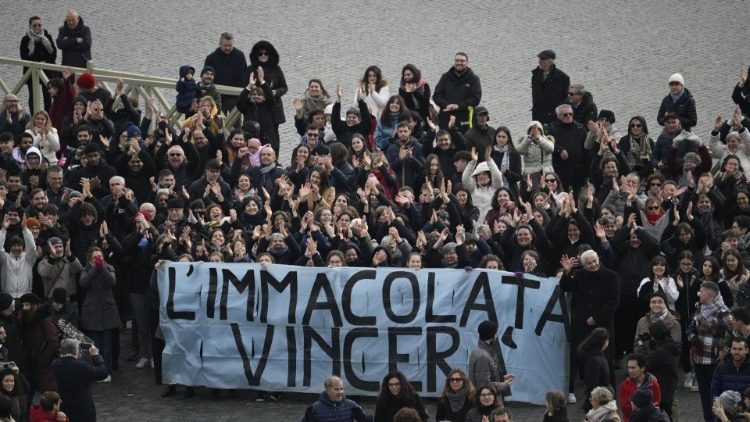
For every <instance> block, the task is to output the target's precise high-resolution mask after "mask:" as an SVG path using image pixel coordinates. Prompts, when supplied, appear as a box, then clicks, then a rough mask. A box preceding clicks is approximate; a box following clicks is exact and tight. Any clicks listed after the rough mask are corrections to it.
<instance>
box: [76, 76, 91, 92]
mask: <svg viewBox="0 0 750 422" xmlns="http://www.w3.org/2000/svg"><path fill="white" fill-rule="evenodd" d="M76 84H77V85H78V87H79V88H81V89H93V88H94V87H95V86H96V78H94V75H92V74H91V72H83V73H81V74H80V75H79V76H78V79H76Z"/></svg>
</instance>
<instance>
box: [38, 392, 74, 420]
mask: <svg viewBox="0 0 750 422" xmlns="http://www.w3.org/2000/svg"><path fill="white" fill-rule="evenodd" d="M60 403H62V400H61V399H60V395H59V394H57V392H55V391H45V392H44V393H42V396H41V398H40V399H39V404H34V405H32V406H31V414H30V416H29V422H70V418H69V417H68V415H66V414H65V413H64V412H62V411H60Z"/></svg>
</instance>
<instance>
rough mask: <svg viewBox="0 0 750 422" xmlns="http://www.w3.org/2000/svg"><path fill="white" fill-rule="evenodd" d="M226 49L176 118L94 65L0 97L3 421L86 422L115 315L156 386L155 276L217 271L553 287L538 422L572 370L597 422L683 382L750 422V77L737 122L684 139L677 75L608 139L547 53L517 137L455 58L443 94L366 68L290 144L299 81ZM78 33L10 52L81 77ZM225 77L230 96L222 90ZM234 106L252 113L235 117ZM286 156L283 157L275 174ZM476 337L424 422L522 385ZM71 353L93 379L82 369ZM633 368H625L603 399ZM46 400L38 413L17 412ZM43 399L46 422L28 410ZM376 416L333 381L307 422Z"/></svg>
mask: <svg viewBox="0 0 750 422" xmlns="http://www.w3.org/2000/svg"><path fill="white" fill-rule="evenodd" d="M234 42H235V40H234V37H233V35H232V34H230V33H222V34H221V35H220V37H219V46H218V47H217V49H216V50H215V51H213V52H211V53H210V54H208V55H207V57H206V59H205V62H204V64H203V66H202V67H200V69H201V70H200V72H199V73H198V72H196V69H198V68H197V67H194V66H192V65H189V64H188V65H183V66H181V67H180V69H179V77H178V80H177V82H176V86H175V91H176V94H175V105H176V107H177V110H178V111H179V112H180V113H183V114H184V119H182V120H181V122H180V123H179V124H178V125H173V124H172V123H171V122H170V121H169V120H168V119H167V118H166V117H165V115H164V113H162V112H161V111H160V110H158V109H157V108H156V107H155V106H154V105H153V102H152V101H151V100H150V99H148V98H145V99H141V98H139V97H138V96H135V95H131V96H129V95H126V93H125V92H126V89H125V85H124V84H123V83H118V84H117V87H116V89H115V92H114V94H112V93H110V91H108V90H107V89H104V88H102V87H99V86H98V85H97V81H96V77H95V76H94V75H93V74H92V73H90V72H84V73H81V74H78V75H74V74H73V72H71V71H65V72H62V73H61V74H56V73H55V72H50V71H47V76H48V77H49V78H50V80H49V84H48V86H47V89H46V90H42V96H41V97H42V98H43V100H44V101H43V104H37V105H33V104H30V107H31V110H37V109H38V110H39V111H35V112H33V113H30V112H29V111H27V110H29V109H27V108H25V107H23V106H22V104H21V103H20V102H19V99H18V97H17V96H16V95H13V94H8V95H5V97H4V98H3V101H2V106H1V108H0V207H2V214H3V215H2V226H1V228H0V242H2V244H3V248H2V250H0V265H1V267H0V288H1V290H2V294H0V308H2V311H1V312H0V321H1V322H2V328H0V333H1V332H3V331H4V332H5V336H4V340H2V347H1V348H0V353H5V356H2V361H4V362H9V363H12V365H9V367H8V370H9V371H10V372H9V373H12V374H13V378H14V379H15V384H14V386H13V385H12V386H11V388H10V389H7V388H6V382H5V381H4V378H3V383H2V390H3V391H2V393H3V394H0V417H3V416H4V413H3V412H5V411H4V407H5V406H6V404H8V406H7V407H8V408H9V410H8V412H5V413H12V415H13V418H15V419H16V420H26V419H27V418H29V417H30V418H31V419H30V420H40V421H41V420H64V418H65V417H66V416H65V414H64V413H68V415H71V414H78V415H80V414H83V415H84V416H79V417H80V418H81V419H77V418H75V417H72V418H71V420H73V421H74V422H75V421H78V420H94V419H91V418H92V417H93V418H95V416H94V413H93V412H94V411H93V401H91V400H90V397H91V396H90V391H89V390H88V388H89V387H88V385H89V384H90V382H92V381H96V380H102V381H104V382H111V381H112V380H113V378H112V374H113V373H114V371H117V370H118V368H119V365H120V362H121V360H122V359H121V356H120V335H119V333H120V329H121V327H124V326H125V324H126V323H127V322H128V321H132V325H133V332H134V335H133V338H132V342H133V350H135V351H136V352H137V355H135V356H134V358H135V359H137V363H136V364H135V367H136V368H141V369H143V368H151V367H153V368H154V372H155V377H156V380H155V381H156V382H157V383H159V384H161V382H162V380H161V351H162V350H163V348H164V341H163V339H162V338H161V336H160V330H159V327H158V300H157V298H158V291H157V287H156V283H155V277H156V276H155V268H158V265H160V264H161V263H163V262H165V261H180V262H193V261H209V262H240V263H252V262H256V263H261V264H287V265H300V266H306V265H307V266H328V267H341V266H358V267H374V268H378V267H408V268H413V269H420V268H458V269H463V268H482V269H487V270H507V271H511V272H514V273H517V274H521V275H522V276H524V275H532V276H557V277H560V282H559V283H560V287H561V288H562V289H563V290H564V291H566V292H570V294H571V296H572V297H573V304H572V315H571V354H570V355H571V362H570V364H571V371H570V373H571V376H570V383H569V386H568V388H569V390H568V391H569V394H567V396H566V395H565V394H564V393H562V392H560V391H551V392H549V393H548V394H547V397H546V399H547V410H548V411H547V414H546V416H545V420H549V421H553V420H567V419H566V417H565V406H566V404H572V403H575V402H576V396H575V394H574V393H573V392H574V386H575V382H576V381H577V380H578V379H579V377H582V378H583V380H584V383H585V386H586V387H585V388H586V397H585V400H584V403H583V405H584V407H585V409H586V410H587V411H588V416H587V420H590V421H611V420H620V418H622V419H623V420H625V421H628V420H632V421H634V422H635V421H660V420H670V419H671V420H673V421H674V420H677V418H678V412H677V403H676V400H675V390H676V389H677V388H678V387H679V385H680V378H681V376H682V384H683V386H684V387H685V388H688V389H692V390H697V391H699V393H700V400H701V404H702V409H703V416H704V419H705V420H706V421H713V420H714V419H715V418H716V419H717V420H720V421H727V420H745V419H738V418H744V417H746V416H745V414H743V413H742V412H743V411H744V409H745V403H746V402H747V401H748V397H750V392H749V391H748V390H747V388H748V387H750V362H748V360H747V353H748V344H747V338H748V337H747V336H748V335H750V311H749V310H748V308H747V306H750V283H749V282H748V278H750V271H748V269H747V267H748V266H749V265H750V252H748V250H747V245H748V240H749V239H750V235H749V234H748V233H749V232H748V230H750V190H749V188H748V185H747V178H746V175H747V174H748V173H747V172H750V132H749V131H748V126H749V124H748V123H749V122H748V119H747V117H745V116H747V114H748V113H750V84H747V71H746V70H745V69H742V70H741V71H740V75H739V81H738V83H737V85H736V86H735V87H734V88H733V92H732V94H731V98H732V100H733V101H734V103H735V104H736V111H735V112H734V114H733V115H732V116H730V117H729V118H722V117H721V116H717V117H716V118H715V119H714V127H713V130H712V131H711V132H710V133H709V134H698V133H693V132H691V131H690V130H691V128H693V127H695V126H696V124H697V119H698V115H697V111H696V107H695V100H694V99H693V96H692V94H691V93H690V91H689V90H688V89H687V88H686V81H685V79H684V77H683V76H682V75H681V74H680V73H674V74H672V75H671V76H670V77H669V78H668V79H667V81H666V82H667V86H668V91H667V92H666V95H665V96H664V99H663V101H662V102H661V104H660V105H656V104H655V105H654V111H655V113H654V114H655V117H656V122H657V123H658V125H659V126H658V129H657V130H652V131H649V126H648V125H647V119H646V118H645V117H644V116H632V117H629V118H627V119H626V120H625V121H626V125H625V128H624V129H623V130H620V129H619V128H618V126H617V125H616V122H617V120H616V117H615V113H614V112H613V111H612V110H610V109H600V108H599V107H598V106H597V105H596V103H595V102H594V100H593V95H592V93H590V92H588V91H586V89H585V86H584V85H583V84H582V83H581V82H582V80H583V79H584V78H585V75H577V76H576V78H578V79H579V80H578V81H577V80H576V79H575V78H574V79H573V82H577V83H571V79H570V77H569V76H568V75H567V74H565V73H564V72H563V71H562V70H561V69H559V68H558V67H556V65H555V60H556V53H555V52H554V51H552V50H545V51H542V52H540V53H539V54H538V55H537V57H538V67H537V68H535V69H534V70H533V72H532V79H531V88H532V89H531V91H532V92H531V98H532V103H533V108H532V120H531V121H530V122H529V124H528V125H527V127H525V128H524V129H523V130H521V131H520V132H519V131H511V129H509V128H508V127H506V126H502V125H500V126H497V127H492V126H490V119H489V116H490V111H489V110H488V109H487V108H486V107H485V106H483V105H482V95H483V91H482V86H481V80H480V76H479V75H478V74H477V73H475V72H474V70H473V69H472V68H471V67H470V65H469V64H470V62H469V56H468V54H466V53H463V52H459V53H456V54H455V56H454V62H453V65H452V66H451V67H450V68H449V69H448V70H447V71H446V72H445V73H444V74H443V75H442V76H441V77H440V79H439V80H438V81H437V83H436V84H435V85H434V86H431V85H430V83H428V82H427V81H426V80H425V79H424V78H423V77H422V74H421V71H420V69H419V67H417V66H415V65H414V64H406V65H404V66H403V69H402V71H401V75H399V77H398V78H396V81H397V83H395V84H389V81H388V79H387V78H386V77H385V76H384V75H383V74H382V72H381V70H380V68H378V67H377V66H370V67H368V68H367V69H366V70H365V71H364V73H363V76H362V79H361V80H360V81H359V84H358V88H357V90H356V92H355V93H354V94H353V100H354V104H355V105H354V106H352V107H348V108H345V109H342V107H344V106H343V105H342V99H343V98H344V93H343V90H342V88H341V87H340V85H336V87H335V89H334V90H332V94H331V93H329V91H328V90H326V88H325V87H324V83H323V81H321V80H320V79H310V81H309V83H308V85H307V87H306V88H305V90H304V93H303V94H302V95H301V96H299V97H295V98H294V99H293V100H292V108H293V111H294V117H293V120H294V126H295V128H296V131H297V133H298V135H299V136H295V137H294V138H293V139H281V138H280V135H279V127H280V125H282V124H285V123H286V110H285V108H284V104H283V102H282V98H283V97H284V96H286V94H287V92H288V89H289V88H288V87H287V83H286V79H285V77H284V72H283V71H282V69H281V67H280V64H279V62H280V60H279V58H280V53H279V52H278V51H277V50H276V48H275V47H274V46H273V45H272V43H270V42H268V41H259V42H257V43H255V44H254V46H253V47H252V49H251V51H250V53H249V55H247V56H246V55H245V53H243V52H242V51H240V50H239V49H238V48H237V47H235V44H234ZM91 44H92V37H91V30H90V29H89V28H88V27H87V26H86V25H85V24H84V22H83V19H82V18H81V17H80V16H79V14H78V13H77V12H76V11H74V10H71V11H69V12H68V14H67V16H66V19H65V22H64V24H63V25H62V26H61V27H60V28H59V31H58V35H57V38H56V39H54V40H53V37H52V35H51V34H50V33H48V32H47V30H46V29H44V27H43V25H42V19H41V18H40V17H38V16H34V17H32V18H30V19H29V26H28V31H27V33H26V35H25V36H24V37H23V39H22V40H21V45H20V52H21V57H22V58H23V59H26V60H31V61H38V62H47V63H55V62H56V59H57V55H58V49H59V52H60V53H61V55H62V61H61V63H62V64H63V65H65V66H72V67H85V64H86V62H87V61H88V60H90V59H91ZM665 79H666V78H665ZM217 85H222V86H230V87H236V88H240V89H241V92H240V93H239V94H238V95H229V94H219V93H218V91H217V87H216V86H217ZM329 87H330V85H329ZM28 88H29V93H30V95H29V98H30V99H33V98H34V95H31V93H32V91H33V89H34V85H33V84H32V83H31V82H29V85H28ZM292 89H293V90H297V87H292ZM37 97H39V96H38V95H37ZM729 97H730V96H729V95H727V103H728V104H729V102H728V100H729ZM143 100H145V104H144V107H141V104H142V102H143ZM235 107H236V108H237V109H238V110H239V111H240V112H241V114H242V119H241V123H238V124H237V125H236V127H234V126H233V127H227V126H226V125H225V116H226V115H227V114H228V113H229V112H230V111H231V110H233V109H234V108H235ZM623 112H625V111H623ZM651 127H652V129H653V128H654V126H653V125H652V126H651ZM514 136H515V138H514ZM282 144H283V145H284V146H285V147H287V146H293V149H292V152H291V158H290V159H289V160H288V162H287V163H282V162H281V161H280V160H279V154H280V150H281V146H282ZM14 303H15V305H14ZM478 328H479V334H480V339H481V340H480V344H479V345H478V346H477V350H476V351H475V354H472V359H474V360H473V361H472V362H469V363H468V367H469V371H468V372H469V374H470V375H467V374H466V373H464V372H463V371H462V370H460V369H453V370H452V371H451V372H450V373H449V374H448V375H447V378H446V384H445V391H444V393H443V396H442V397H441V399H440V402H439V406H438V414H437V415H436V419H438V420H451V421H461V422H463V421H464V420H466V421H485V420H490V421H503V420H509V419H510V415H509V414H508V412H507V410H506V409H505V408H504V407H502V406H501V403H502V396H503V395H507V394H510V384H511V383H512V382H513V375H510V374H506V373H505V372H504V364H503V363H502V362H501V361H500V359H499V346H498V345H497V342H496V338H497V335H496V331H497V327H496V326H495V327H494V328H493V327H491V326H490V327H488V326H487V325H483V326H480V327H478ZM493 329H494V331H493ZM0 338H3V337H1V336H0ZM61 339H63V340H61ZM74 339H77V340H74ZM66 341H68V343H66ZM81 352H85V353H83V354H84V355H85V358H84V359H82V360H77V359H75V358H76V357H78V356H79V354H81ZM66 359H67V361H66ZM478 362H479V363H478ZM79 363H80V364H82V365H83V364H85V365H86V366H82V367H81V368H83V369H81V368H79V370H80V371H83V372H85V373H86V374H87V375H86V376H82V375H81V376H79V377H78V378H80V379H76V376H74V375H73V373H72V372H71V370H72V369H71V368H74V365H78V364H79ZM622 364H625V365H627V372H628V376H627V378H626V379H625V380H624V381H623V382H622V383H620V384H619V387H618V388H616V386H617V384H616V382H615V380H614V369H615V366H616V365H622ZM477 365H478V366H477ZM66 366H67V368H66ZM477 368H483V369H481V370H480V369H477ZM680 372H681V373H682V374H681V373H680ZM683 374H684V375H683ZM114 381H115V382H116V376H115V377H114ZM54 391H59V395H58V396H55V394H56V393H54ZM71 391H74V392H71ZM175 392H176V388H175V386H173V385H171V386H168V387H167V389H166V391H165V393H164V396H165V397H168V396H171V395H173V394H175ZM35 393H39V394H41V398H42V400H41V402H40V405H37V406H42V408H43V409H41V410H40V409H38V408H31V407H30V406H29V405H30V403H31V402H32V398H33V397H34V395H35ZM42 393H43V394H42ZM79 394H80V395H81V396H80V397H87V399H80V398H78V397H79V396H78V395H79ZM193 394H194V390H193V386H187V388H186V389H185V392H184V395H185V396H187V397H189V396H192V395H193ZM220 394H221V392H220V391H218V390H214V395H215V396H216V397H218V396H219V395H220ZM6 396H7V397H8V400H5V399H1V398H2V397H6ZM66 396H67V397H66ZM14 397H15V399H14ZM61 397H62V401H61V399H60V398H61ZM68 397H71V399H70V400H69V399H68ZM259 397H260V398H261V399H263V398H265V397H268V398H269V399H273V400H278V399H279V395H278V394H271V395H270V396H265V395H260V396H259ZM743 397H744V402H743ZM6 401H7V402H8V403H6ZM82 402H84V403H86V404H84V405H81V404H80V403H82ZM89 402H90V403H91V406H90V407H88V406H89V405H88V403H89ZM618 404H619V405H618ZM60 406H62V407H61V408H62V411H60ZM66 406H67V407H66ZM377 406H378V407H377V409H376V412H375V420H376V421H392V420H404V421H406V420H423V421H424V420H427V418H428V416H427V414H426V413H425V412H424V408H423V406H422V405H421V401H420V400H419V396H418V395H417V394H416V393H415V392H414V391H413V389H412V388H411V386H410V384H409V381H408V380H407V379H406V378H405V377H404V375H403V374H400V373H398V372H396V373H392V374H388V375H387V376H386V377H385V378H384V379H383V382H382V385H381V393H380V398H379V400H378V405H377ZM80 407H84V409H81V408H80ZM404 407H406V408H410V409H415V410H413V411H412V410H409V411H404V412H402V411H401V408H404ZM35 409H37V410H38V412H35ZM29 410H30V411H29ZM42 410H43V411H44V412H47V413H49V414H50V415H52V416H49V418H48V419H41V418H38V417H35V416H34V415H35V414H41V413H42ZM76 412H79V413H76ZM80 412H83V413H80ZM87 412H89V413H87ZM414 412H416V413H414ZM663 412H664V413H663ZM344 414H345V415H348V416H342V415H344ZM60 415H62V416H60ZM410 415H411V416H410ZM620 415H621V416H620ZM366 417H367V416H366V415H364V413H363V412H362V410H361V409H360V408H359V407H358V406H357V405H356V403H354V402H352V401H350V400H348V399H345V397H344V394H343V384H342V381H341V380H340V379H339V378H337V377H335V376H333V377H331V378H329V379H328V380H326V382H325V392H324V393H323V394H321V396H320V400H319V401H318V402H316V404H315V405H313V406H311V407H310V408H309V409H308V411H307V412H306V415H305V420H306V421H310V422H311V421H327V420H363V419H362V418H366ZM51 418H57V419H51ZM409 418H411V419H409Z"/></svg>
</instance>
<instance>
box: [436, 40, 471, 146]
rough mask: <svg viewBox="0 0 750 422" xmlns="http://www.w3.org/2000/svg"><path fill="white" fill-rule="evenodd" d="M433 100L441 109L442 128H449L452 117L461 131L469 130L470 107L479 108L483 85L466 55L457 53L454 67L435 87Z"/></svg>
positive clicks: (439, 116) (440, 120) (444, 74)
mask: <svg viewBox="0 0 750 422" xmlns="http://www.w3.org/2000/svg"><path fill="white" fill-rule="evenodd" d="M432 100H433V101H434V102H435V104H437V105H438V107H440V113H439V115H438V121H439V126H440V127H448V121H449V120H450V116H456V123H457V126H458V127H459V130H461V132H466V131H467V130H468V129H469V126H470V124H471V121H470V113H469V107H476V106H478V105H479V102H480V101H481V100H482V84H481V82H480V81H479V76H477V75H476V74H475V73H474V71H472V70H471V68H469V56H467V55H466V53H456V56H455V60H454V64H453V67H451V68H450V69H449V70H448V71H447V72H445V73H443V76H441V77H440V81H438V83H437V85H435V92H434V93H433V94H432Z"/></svg>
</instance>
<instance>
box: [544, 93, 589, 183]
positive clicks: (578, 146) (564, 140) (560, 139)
mask: <svg viewBox="0 0 750 422" xmlns="http://www.w3.org/2000/svg"><path fill="white" fill-rule="evenodd" d="M557 118H558V121H555V122H553V123H552V124H550V127H549V134H550V135H552V136H553V137H554V138H555V151H554V152H553V153H552V167H554V169H555V173H557V175H558V176H560V179H562V182H563V186H562V187H563V188H564V189H566V190H567V189H568V188H570V187H573V190H574V192H578V191H580V190H581V187H582V186H583V185H584V183H585V182H586V178H587V177H588V175H589V168H590V163H591V160H590V159H589V158H588V156H587V154H586V150H585V149H584V147H583V144H584V141H585V140H586V134H587V133H588V132H587V131H586V128H585V127H584V126H583V125H581V124H580V123H578V122H576V121H574V120H573V108H572V107H571V106H570V105H568V104H565V105H561V106H559V107H558V108H557Z"/></svg>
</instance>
